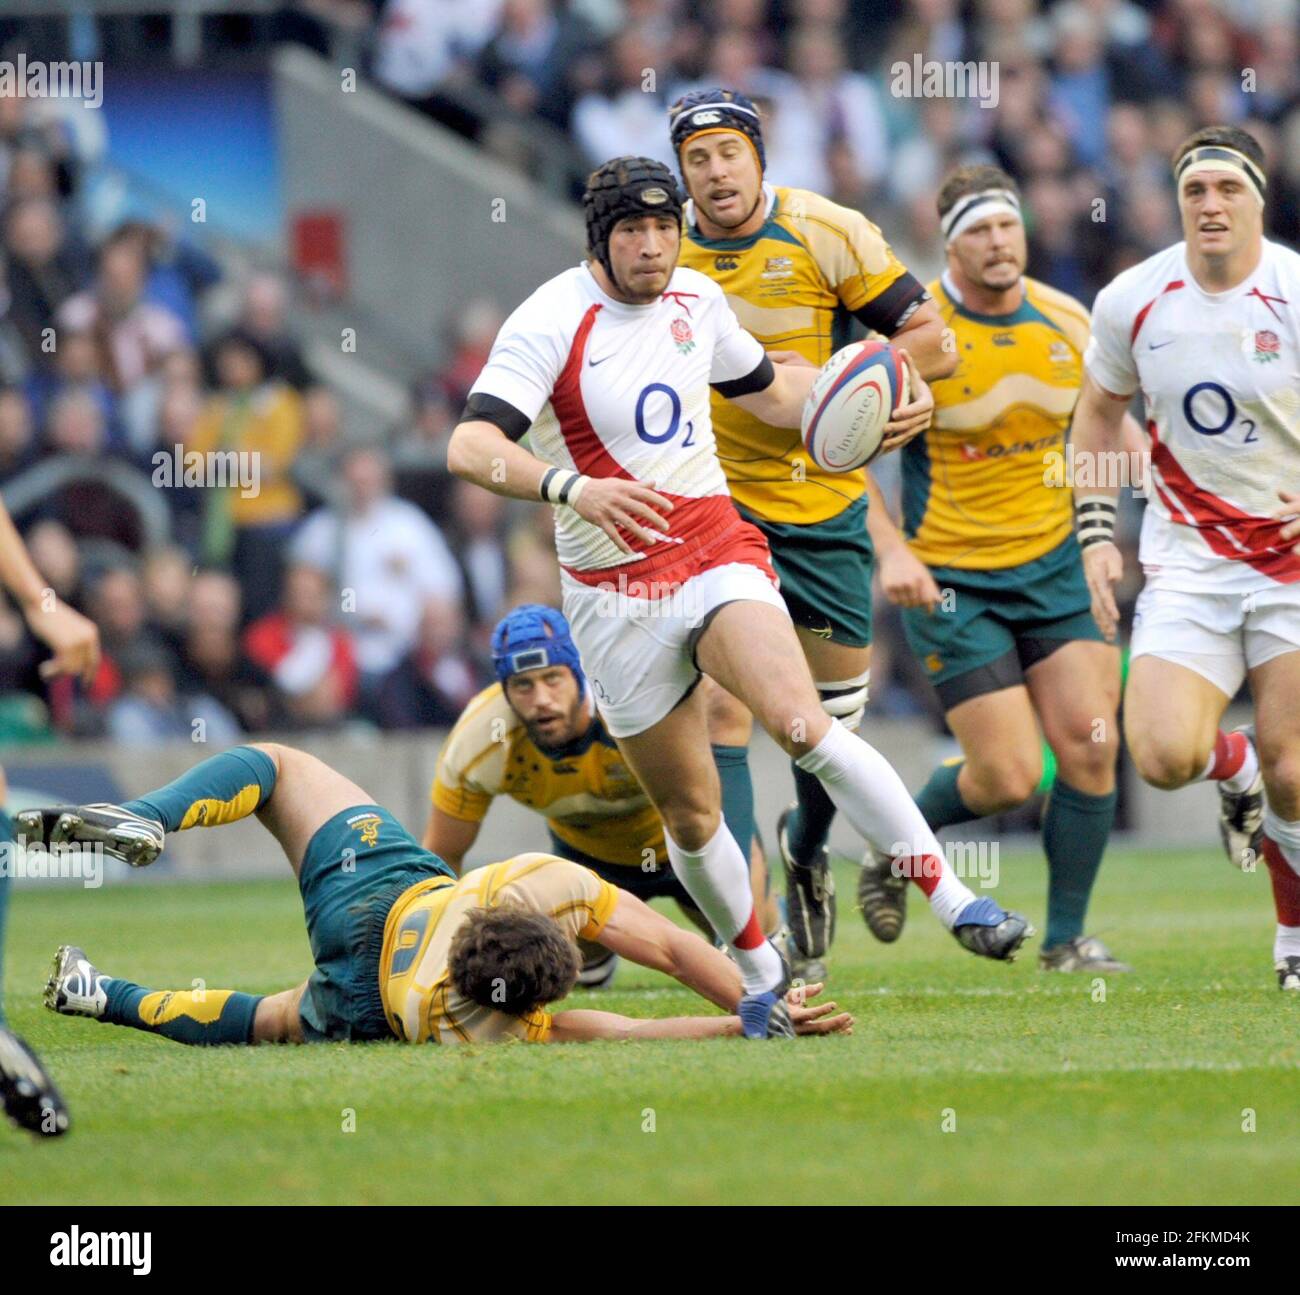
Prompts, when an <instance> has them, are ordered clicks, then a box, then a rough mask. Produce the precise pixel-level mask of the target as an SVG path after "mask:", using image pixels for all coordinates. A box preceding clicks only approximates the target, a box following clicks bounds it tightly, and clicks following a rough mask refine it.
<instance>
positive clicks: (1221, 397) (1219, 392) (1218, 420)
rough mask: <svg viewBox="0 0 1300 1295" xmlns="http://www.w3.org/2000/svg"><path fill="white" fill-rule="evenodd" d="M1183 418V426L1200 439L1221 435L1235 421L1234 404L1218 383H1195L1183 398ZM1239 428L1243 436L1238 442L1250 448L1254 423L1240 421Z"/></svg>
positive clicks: (1235, 407) (1253, 421) (1253, 434)
mask: <svg viewBox="0 0 1300 1295" xmlns="http://www.w3.org/2000/svg"><path fill="white" fill-rule="evenodd" d="M1183 417H1184V418H1185V419H1187V425H1188V426H1189V427H1190V428H1191V429H1192V430H1193V431H1194V432H1199V433H1200V434H1201V435H1202V436H1222V435H1223V433H1224V432H1226V431H1227V430H1228V428H1230V427H1231V426H1232V425H1233V423H1235V422H1237V402H1236V401H1235V400H1233V398H1232V396H1231V395H1230V394H1229V392H1228V390H1227V388H1226V387H1222V386H1220V385H1219V383H1217V382H1198V383H1197V384H1196V385H1195V386H1194V387H1190V388H1189V389H1188V391H1187V394H1186V395H1185V396H1184V397H1183ZM1241 426H1242V427H1243V428H1244V429H1245V433H1246V434H1245V436H1243V437H1242V438H1241V443H1242V444H1243V445H1254V444H1255V442H1256V441H1257V439H1258V438H1257V437H1256V435H1255V420H1254V419H1253V418H1243V419H1242V420H1241Z"/></svg>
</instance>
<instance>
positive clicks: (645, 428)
mask: <svg viewBox="0 0 1300 1295" xmlns="http://www.w3.org/2000/svg"><path fill="white" fill-rule="evenodd" d="M656 395H658V396H660V397H667V400H668V404H667V407H666V408H665V406H664V401H663V399H658V400H655V399H653V398H654V397H655V396H656ZM665 415H666V417H665ZM651 424H653V425H654V426H655V427H656V428H660V429H661V430H654V431H652V430H651ZM681 425H682V398H681V396H679V395H678V394H677V393H676V392H675V391H674V390H673V389H672V387H670V386H668V384H667V383H664V382H652V383H651V384H650V385H649V386H648V387H642V388H641V394H640V395H639V396H638V397H637V398H636V434H637V435H638V436H639V437H640V438H641V439H642V440H643V441H645V442H646V443H647V444H649V445H663V444H665V443H666V442H668V441H671V440H672V439H673V437H674V436H676V435H677V433H678V432H679V431H680V430H681ZM694 435H695V422H694V420H693V419H687V420H686V439H685V440H684V441H682V449H687V448H689V447H690V446H692V445H694V444H695V441H694V440H693V439H692V438H693V437H694Z"/></svg>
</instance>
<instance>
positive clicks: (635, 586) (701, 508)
mask: <svg viewBox="0 0 1300 1295" xmlns="http://www.w3.org/2000/svg"><path fill="white" fill-rule="evenodd" d="M668 497H669V498H670V499H672V500H673V502H674V503H675V504H676V505H677V507H676V508H674V509H673V511H672V513H671V514H670V516H671V517H672V521H673V532H674V534H681V536H682V539H683V542H682V543H680V544H674V543H673V542H672V541H671V540H669V541H667V542H666V543H663V544H656V545H655V546H654V548H652V549H649V550H647V552H646V556H645V557H643V558H641V559H640V560H638V561H635V562H620V563H619V564H618V565H617V566H612V567H596V568H595V569H594V570H587V571H580V570H577V569H576V568H574V567H565V568H564V569H565V571H567V572H568V573H569V575H571V576H572V577H573V578H574V579H575V580H577V581H580V582H581V583H582V584H584V585H590V586H592V587H594V588H604V587H606V586H608V587H609V588H611V589H613V590H616V591H620V590H621V591H623V592H624V593H625V594H626V596H627V597H629V598H665V597H671V596H672V595H673V594H675V593H676V592H677V591H678V587H679V586H681V585H682V584H685V582H686V581H687V580H689V579H690V578H691V577H692V576H698V575H701V574H702V573H703V572H705V571H711V570H713V568H714V567H721V566H726V565H727V564H728V563H729V562H743V563H746V564H747V565H749V566H752V567H757V568H758V569H759V570H760V571H761V572H762V573H763V574H764V575H765V576H767V578H768V579H769V580H770V581H771V582H772V583H773V584H776V583H777V580H776V572H775V571H773V570H772V555H771V553H770V551H769V550H768V547H767V540H766V539H765V538H764V536H763V532H762V531H760V530H759V529H758V527H757V526H753V525H751V524H750V523H749V522H747V521H744V520H742V518H741V516H740V514H739V513H738V512H737V511H736V507H735V505H734V504H733V503H732V502H731V496H730V495H706V496H704V497H703V498H702V499H689V498H685V497H683V496H681V495H669V496H668ZM679 525H680V526H681V530H680V532H679V531H678V526H679Z"/></svg>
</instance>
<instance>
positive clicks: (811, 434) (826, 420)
mask: <svg viewBox="0 0 1300 1295" xmlns="http://www.w3.org/2000/svg"><path fill="white" fill-rule="evenodd" d="M907 378H908V374H907V364H906V363H905V362H904V360H903V357H902V356H901V355H899V353H898V352H897V351H896V350H894V348H893V347H892V346H890V345H889V343H888V342H852V343H850V344H849V345H848V346H846V347H844V348H843V349H842V350H838V351H836V352H835V354H834V355H832V356H831V358H830V359H829V360H827V361H826V363H825V364H824V365H823V366H822V369H821V371H820V372H819V373H818V374H817V377H816V379H815V381H814V382H813V384H812V389H811V390H810V391H809V392H808V399H807V400H806V401H805V402H804V407H803V424H802V428H803V443H804V448H805V449H806V450H807V451H808V454H809V457H811V459H812V461H813V462H814V463H816V464H817V465H818V466H819V467H822V468H825V469H826V471H827V472H852V471H853V470H854V469H855V468H860V467H862V466H863V465H864V464H867V463H870V462H871V460H872V459H874V458H875V457H876V455H877V454H879V453H880V443H881V441H882V440H884V436H885V425H886V424H887V423H888V422H889V420H890V419H891V418H892V417H893V416H894V411H895V410H896V409H897V408H898V407H899V406H900V405H905V404H907V402H908V380H907Z"/></svg>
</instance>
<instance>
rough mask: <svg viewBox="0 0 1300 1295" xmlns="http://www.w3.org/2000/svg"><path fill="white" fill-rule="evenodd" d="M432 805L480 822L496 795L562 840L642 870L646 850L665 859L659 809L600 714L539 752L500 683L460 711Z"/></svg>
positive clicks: (441, 763) (445, 750) (445, 747)
mask: <svg viewBox="0 0 1300 1295" xmlns="http://www.w3.org/2000/svg"><path fill="white" fill-rule="evenodd" d="M430 794H431V797H432V799H433V803H434V804H435V805H436V806H437V807H438V808H439V809H440V810H442V811H443V812H444V813H447V814H450V815H451V816H452V817H453V818H459V819H463V820H465V821H466V822H469V823H481V822H482V821H483V819H484V818H485V817H486V816H487V812H488V807H489V806H490V805H491V804H492V800H493V798H494V797H496V796H510V797H511V798H512V799H514V800H516V801H518V802H519V804H521V805H525V806H527V807H528V808H529V809H533V810H536V811H537V812H538V813H539V814H541V815H542V816H543V817H544V818H545V819H546V822H547V825H548V826H549V827H550V829H551V831H552V832H554V833H555V835H556V836H557V837H558V838H559V839H560V840H561V841H563V842H564V843H565V844H566V845H571V846H573V847H574V849H575V850H579V851H581V852H582V853H583V854H586V855H590V856H591V857H592V858H593V859H599V860H600V861H601V862H602V863H612V864H618V865H622V866H626V867H629V868H640V867H641V866H642V865H643V863H644V862H645V861H646V855H645V851H646V850H653V851H654V857H655V859H656V860H658V861H659V862H660V863H666V862H667V859H668V851H667V847H666V846H665V845H664V826H663V820H662V819H661V818H660V817H659V811H658V810H656V809H655V807H654V806H653V805H652V804H651V803H650V798H649V797H648V796H647V795H646V794H645V792H644V791H643V790H642V788H641V784H640V783H639V782H637V780H636V776H635V774H633V772H632V770H631V769H629V768H628V767H627V765H626V764H624V762H623V757H622V756H621V755H620V754H619V750H618V747H617V746H616V745H615V743H614V739H613V738H612V737H610V736H609V734H608V733H606V732H605V726H604V724H602V723H601V720H600V717H599V715H597V716H596V718H595V721H594V722H593V724H592V727H591V728H590V730H588V732H587V734H586V736H585V737H583V738H581V739H580V740H579V741H577V742H574V743H572V744H571V745H570V746H568V747H565V748H564V749H563V750H561V751H558V752H555V751H552V752H547V751H543V750H542V749H541V748H540V747H538V746H536V745H535V744H534V743H533V741H532V739H531V738H529V736H528V730H527V729H526V728H525V727H524V724H523V721H522V720H520V718H519V716H518V715H516V714H515V712H514V711H513V710H512V709H511V708H510V703H509V702H508V701H507V700H506V695H505V690H504V689H503V688H502V686H501V685H500V684H499V683H495V684H493V685H492V686H491V687H490V688H485V689H484V690H483V691H482V692H481V693H479V695H478V696H477V697H475V698H474V700H473V701H472V702H470V704H469V705H468V706H467V707H466V708H465V713H464V714H463V715H461V717H460V719H458V720H457V721H456V725H455V727H454V728H453V729H452V730H451V733H450V734H449V735H448V737H447V740H446V742H445V743H443V747H442V751H441V752H440V753H439V755H438V765H437V769H436V771H435V774H434V779H433V787H432V789H431V792H430Z"/></svg>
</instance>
